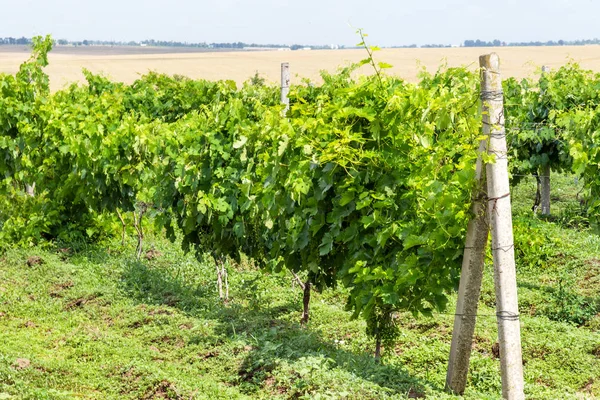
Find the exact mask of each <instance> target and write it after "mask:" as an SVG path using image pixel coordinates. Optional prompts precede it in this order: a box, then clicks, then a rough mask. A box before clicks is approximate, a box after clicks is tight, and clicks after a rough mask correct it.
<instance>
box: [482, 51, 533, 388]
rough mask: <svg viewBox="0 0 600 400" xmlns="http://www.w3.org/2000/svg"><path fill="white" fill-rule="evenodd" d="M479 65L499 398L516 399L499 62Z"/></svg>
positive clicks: (517, 358) (517, 348) (513, 285)
mask: <svg viewBox="0 0 600 400" xmlns="http://www.w3.org/2000/svg"><path fill="white" fill-rule="evenodd" d="M479 64H480V66H481V68H482V72H481V74H482V75H481V92H482V93H481V94H482V96H481V97H482V101H483V108H482V114H483V129H484V134H486V135H487V137H488V154H491V155H494V158H495V161H494V162H493V163H489V164H487V165H486V169H487V171H486V172H487V188H488V213H489V218H490V227H491V232H492V255H493V259H494V283H495V288H496V315H497V321H498V341H499V344H500V372H501V374H502V397H503V398H504V399H508V400H521V399H524V398H525V395H524V393H523V390H524V385H523V358H522V354H521V326H520V321H519V307H518V301H517V278H516V268H515V252H514V242H513V227H512V214H511V206H510V204H511V202H510V186H509V181H508V157H507V148H506V131H505V129H504V110H503V105H504V96H503V92H502V79H501V76H500V60H499V58H498V55H497V54H496V53H492V54H487V55H483V56H481V57H479Z"/></svg>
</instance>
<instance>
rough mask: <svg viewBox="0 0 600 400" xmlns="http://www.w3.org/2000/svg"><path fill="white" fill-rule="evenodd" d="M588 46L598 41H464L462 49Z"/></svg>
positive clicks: (599, 41) (599, 42) (599, 40)
mask: <svg viewBox="0 0 600 400" xmlns="http://www.w3.org/2000/svg"><path fill="white" fill-rule="evenodd" d="M588 44H600V39H597V38H596V39H585V40H557V41H554V40H548V41H547V42H540V41H535V42H533V41H532V42H509V43H507V42H501V41H500V40H498V39H496V40H492V41H490V42H486V41H485V40H479V39H477V40H465V42H464V43H463V46H464V47H499V46H585V45H588Z"/></svg>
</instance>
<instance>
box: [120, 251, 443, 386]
mask: <svg viewBox="0 0 600 400" xmlns="http://www.w3.org/2000/svg"><path fill="white" fill-rule="evenodd" d="M258 279H260V275H259V276H257V277H255V279H254V280H253V279H249V280H245V281H244V283H242V284H241V285H238V286H236V289H235V292H234V296H237V297H235V298H233V299H232V300H231V301H229V302H228V303H226V304H224V303H223V302H222V301H220V300H219V299H218V296H216V294H215V288H214V287H213V285H214V283H213V284H210V285H200V284H199V285H194V284H186V283H184V282H182V280H181V279H179V278H177V277H176V276H172V275H171V274H169V273H168V272H167V271H163V270H161V269H159V268H153V267H149V266H147V265H144V264H143V263H139V262H130V263H128V264H127V265H126V268H125V270H124V272H123V276H122V284H123V287H124V289H125V292H126V293H127V294H128V295H129V296H130V297H131V298H133V299H134V300H135V301H137V302H140V303H144V304H152V305H166V306H170V307H174V308H177V309H179V310H180V311H182V312H184V313H185V314H187V315H188V316H190V317H199V318H203V319H210V320H214V321H217V324H218V325H217V328H216V330H215V335H218V336H220V337H223V336H225V337H227V338H230V339H232V340H233V339H236V338H248V339H250V340H249V342H250V343H251V344H252V346H248V348H249V351H248V353H247V354H246V356H245V359H244V360H243V362H242V365H241V366H240V368H239V370H238V376H239V381H238V384H239V386H240V389H241V390H244V391H247V392H250V393H251V392H253V391H255V390H258V388H259V387H260V386H263V385H265V384H266V383H267V382H266V381H267V379H268V378H269V373H270V372H271V371H272V370H274V369H275V368H276V366H277V365H278V364H279V363H280V362H281V361H284V360H286V361H298V360H300V359H303V358H305V357H317V358H320V359H321V360H322V361H323V362H322V364H321V365H320V366H319V368H321V367H324V368H332V367H338V368H342V369H344V370H346V371H348V372H350V373H351V374H353V375H355V376H357V377H360V378H362V379H365V380H368V381H370V382H372V383H374V384H377V385H379V386H380V387H382V388H387V389H388V390H389V391H392V392H394V393H396V394H405V395H408V396H409V397H412V398H417V397H424V392H425V387H426V386H428V387H431V388H433V389H434V390H442V389H441V388H439V387H436V386H435V385H433V384H432V383H430V382H425V381H422V380H419V379H418V378H416V377H414V376H411V375H410V374H409V373H408V372H407V371H406V370H404V369H402V368H399V367H397V366H392V365H385V364H380V363H378V362H376V361H375V360H374V358H373V357H372V356H371V355H369V354H364V353H362V354H360V353H354V352H350V351H346V350H343V349H340V348H338V347H337V346H336V345H335V344H333V343H331V342H330V341H328V340H326V339H324V338H323V337H322V336H321V335H320V333H319V332H316V331H313V330H311V329H310V326H309V327H308V328H304V327H302V326H300V324H298V323H292V322H290V321H288V320H286V319H285V318H284V316H285V315H287V314H290V313H294V314H297V315H298V318H299V310H300V307H301V304H300V302H297V303H292V302H287V303H286V302H284V304H278V305H273V304H272V303H270V302H269V300H268V299H267V300H265V299H261V298H260V295H257V294H256V293H257V291H256V290H255V288H256V287H255V285H254V284H255V283H256V281H257V280H258ZM291 375H292V377H291V379H289V380H288V384H291V385H294V383H293V382H294V381H297V382H296V383H298V382H300V385H299V387H302V385H303V384H305V383H306V382H304V381H303V378H302V376H301V374H300V373H297V372H295V371H294V372H291ZM290 381H291V382H290ZM296 386H297V387H298V385H296ZM306 389H308V390H309V391H311V390H319V389H317V388H315V387H311V388H306V387H304V388H303V389H302V390H306ZM328 389H329V388H328V387H322V388H320V391H328ZM281 390H286V395H287V396H290V395H294V393H290V392H289V388H282V389H281ZM297 394H298V395H301V394H302V392H298V393H297Z"/></svg>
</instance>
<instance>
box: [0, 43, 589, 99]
mask: <svg viewBox="0 0 600 400" xmlns="http://www.w3.org/2000/svg"><path fill="white" fill-rule="evenodd" d="M491 51H495V52H497V53H498V54H499V55H500V58H501V61H502V71H503V74H504V76H515V77H524V76H528V75H531V74H534V73H535V72H536V69H537V68H539V67H540V66H541V65H548V66H550V67H551V68H556V67H559V66H560V65H562V64H564V63H566V62H567V61H568V60H569V59H572V60H574V61H577V62H579V63H580V64H581V65H582V66H583V67H585V68H589V69H593V70H595V71H599V72H600V46H577V47H570V46H564V47H501V48H495V49H492V48H445V49H384V50H382V51H380V52H377V53H375V56H376V61H385V62H387V63H389V64H392V65H393V66H394V68H393V69H391V70H389V73H391V74H395V75H399V76H402V77H403V78H405V79H407V80H409V81H414V80H415V79H416V77H417V72H418V71H419V69H420V68H421V67H422V66H424V67H426V68H427V69H428V70H430V71H434V70H435V69H437V68H438V66H439V65H440V64H442V63H444V62H445V63H447V64H448V65H449V66H459V65H470V66H471V67H476V66H477V64H478V56H479V55H481V54H484V53H488V52H491ZM365 55H366V53H365V51H364V50H311V51H293V52H290V51H285V52H284V51H239V52H224V51H221V52H200V51H194V49H177V50H175V52H174V50H173V49H167V48H155V49H152V48H136V47H133V48H127V47H121V48H114V47H112V48H111V47H100V46H99V47H94V48H92V47H88V48H85V47H80V48H68V47H58V48H56V49H55V50H53V52H52V54H51V55H50V66H49V67H48V73H49V74H50V78H51V83H52V89H53V90H56V89H59V88H61V87H63V86H64V85H65V84H67V83H69V82H73V81H81V80H82V79H83V75H82V73H81V69H82V68H87V69H89V70H91V71H93V72H96V73H98V72H102V73H104V74H105V75H107V76H109V77H110V78H112V79H114V80H119V81H124V82H128V83H130V82H132V81H133V80H135V79H136V78H137V77H139V76H140V74H143V73H145V72H147V71H149V70H154V71H158V72H164V73H168V74H181V75H185V76H189V77H191V78H204V79H209V80H216V79H232V80H235V81H236V82H238V83H241V82H243V81H245V80H247V79H248V78H249V77H251V76H252V75H254V74H255V73H256V72H258V73H259V74H260V75H262V76H263V77H264V78H266V79H267V80H268V81H271V82H277V81H278V79H279V74H280V63H281V62H285V61H287V62H289V63H290V67H291V71H292V76H293V79H294V80H296V81H299V79H300V78H309V79H311V80H317V81H318V79H319V71H320V70H327V71H335V70H336V68H337V67H339V66H343V65H345V64H346V63H348V62H353V61H359V60H360V59H362V58H364V57H365ZM27 57H28V49H27V48H26V47H25V46H0V72H8V73H14V72H15V71H16V70H17V68H18V66H19V64H20V63H21V62H23V61H24V60H26V59H27ZM362 71H364V73H370V72H371V71H372V70H371V69H368V68H366V67H363V70H362Z"/></svg>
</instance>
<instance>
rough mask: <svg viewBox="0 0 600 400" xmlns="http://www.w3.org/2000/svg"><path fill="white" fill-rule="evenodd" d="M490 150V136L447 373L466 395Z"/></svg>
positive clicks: (450, 385)
mask: <svg viewBox="0 0 600 400" xmlns="http://www.w3.org/2000/svg"><path fill="white" fill-rule="evenodd" d="M486 149H487V139H484V140H482V141H481V142H480V143H479V157H478V158H477V166H476V169H475V179H476V181H477V188H476V190H475V192H474V193H473V208H472V210H473V215H474V218H473V219H472V220H471V221H470V222H469V225H468V227H467V238H466V240H465V250H464V255H463V262H462V272H461V275H460V284H459V287H458V300H457V302H456V314H455V316H454V329H453V330H452V345H451V346H450V359H449V361H448V373H447V374H446V390H447V391H449V392H452V393H454V394H460V395H462V394H463V393H464V391H465V387H466V385H467V375H468V372H469V359H470V357H471V347H472V344H473V334H474V333H475V322H476V315H477V306H478V303H479V295H480V293H481V280H482V278H483V265H484V261H485V249H486V247H487V243H488V233H489V227H488V215H487V205H486V204H485V202H486V201H485V199H486V198H487V195H486V189H485V176H484V177H483V179H482V169H483V166H482V160H481V154H482V153H483V152H485V151H486Z"/></svg>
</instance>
